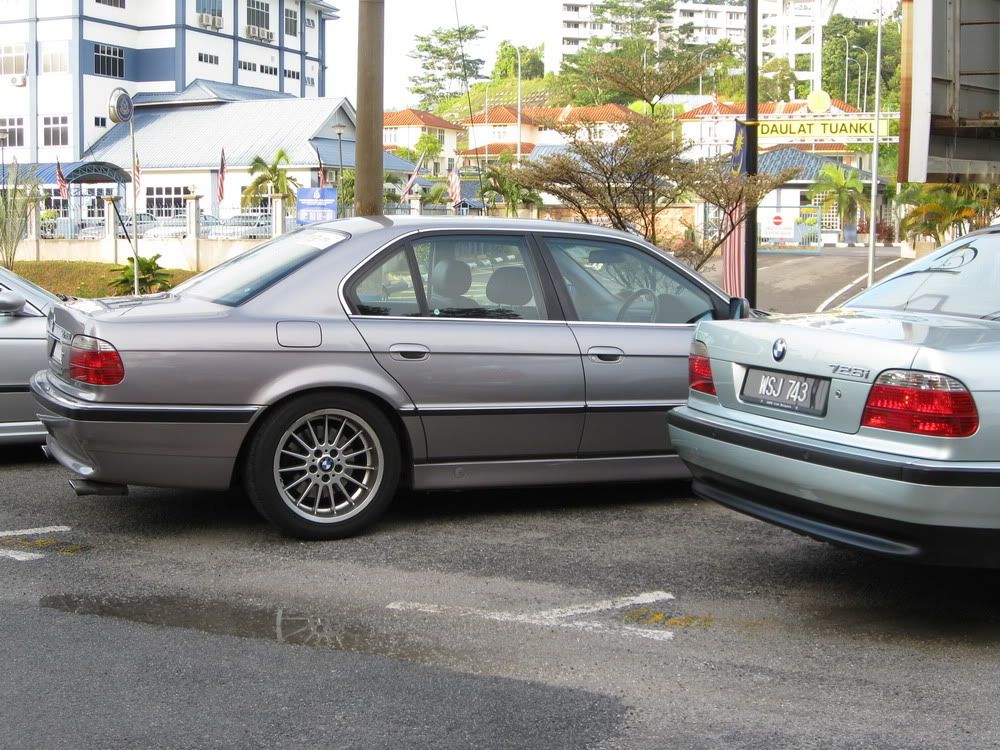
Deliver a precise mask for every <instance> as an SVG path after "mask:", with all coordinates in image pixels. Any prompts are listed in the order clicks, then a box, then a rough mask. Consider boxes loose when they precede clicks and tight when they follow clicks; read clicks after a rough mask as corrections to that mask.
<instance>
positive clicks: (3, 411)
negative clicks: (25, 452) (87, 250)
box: [0, 267, 59, 444]
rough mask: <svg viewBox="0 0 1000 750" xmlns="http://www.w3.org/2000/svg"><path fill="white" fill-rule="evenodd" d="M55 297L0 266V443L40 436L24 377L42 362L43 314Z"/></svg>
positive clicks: (42, 431)
mask: <svg viewBox="0 0 1000 750" xmlns="http://www.w3.org/2000/svg"><path fill="white" fill-rule="evenodd" d="M58 301H59V298H58V297H56V296H55V295H54V294H51V293H49V292H47V291H45V290H44V289H42V288H41V287H39V286H36V285H35V284H32V283H31V282H30V281H28V280H27V279H24V278H22V277H20V276H18V275H17V274H15V273H13V272H11V271H8V270H7V269H5V268H2V267H0V444H6V443H41V442H43V441H44V440H45V428H43V427H42V423H41V422H39V421H38V416H37V413H38V404H37V403H36V402H35V399H33V398H32V397H31V392H30V389H29V387H28V380H29V379H30V378H31V376H32V375H34V374H35V373H36V372H38V370H39V369H41V368H44V367H45V366H46V355H47V352H46V349H45V347H46V344H47V343H48V338H47V336H46V329H45V316H46V315H47V314H48V312H49V309H50V308H51V306H52V305H53V304H54V303H55V302H58Z"/></svg>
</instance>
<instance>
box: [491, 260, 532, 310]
mask: <svg viewBox="0 0 1000 750" xmlns="http://www.w3.org/2000/svg"><path fill="white" fill-rule="evenodd" d="M486 296H487V298H489V300H490V302H493V303H495V304H497V305H526V304H528V303H529V302H531V297H532V293H531V282H529V281H528V272H527V271H525V270H524V266H504V267H502V268H498V269H497V270H495V271H494V272H493V275H492V276H490V280H489V281H488V282H487V283H486Z"/></svg>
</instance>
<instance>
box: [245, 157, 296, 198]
mask: <svg viewBox="0 0 1000 750" xmlns="http://www.w3.org/2000/svg"><path fill="white" fill-rule="evenodd" d="M289 162H290V160H289V158H288V153H287V152H286V151H285V149H283V148H279V149H278V150H277V151H276V152H275V153H274V158H273V159H272V160H271V163H270V164H268V163H267V162H266V161H264V158H263V157H262V156H260V155H257V156H255V157H254V158H253V161H251V162H250V174H251V175H252V176H253V179H252V180H251V181H250V184H249V185H247V186H246V187H245V188H244V189H243V196H242V198H241V200H240V203H241V204H242V205H243V206H244V207H246V206H259V205H261V204H262V203H264V202H265V201H264V198H266V197H267V196H269V195H273V194H276V193H277V194H283V195H287V196H288V202H289V203H290V204H292V205H294V204H295V188H299V187H301V185H300V184H299V181H298V180H296V179H295V178H294V177H289V176H288V172H287V170H285V168H284V167H282V166H281V165H282V164H288V163H289Z"/></svg>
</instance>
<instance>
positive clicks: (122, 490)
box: [69, 479, 128, 497]
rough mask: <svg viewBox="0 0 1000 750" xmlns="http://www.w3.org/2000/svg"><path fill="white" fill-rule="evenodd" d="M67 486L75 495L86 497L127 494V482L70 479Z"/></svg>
mask: <svg viewBox="0 0 1000 750" xmlns="http://www.w3.org/2000/svg"><path fill="white" fill-rule="evenodd" d="M69 486H70V487H72V488H73V492H75V493H76V496H77V497H87V496H90V495H127V494H128V485H127V484H113V483H111V482H95V481H93V480H90V479H70V480H69Z"/></svg>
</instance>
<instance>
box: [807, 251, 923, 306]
mask: <svg viewBox="0 0 1000 750" xmlns="http://www.w3.org/2000/svg"><path fill="white" fill-rule="evenodd" d="M901 260H903V258H896V259H895V260H890V261H889V262H888V263H883V264H882V265H881V266H879V267H878V268H876V269H875V270H874V271H873V273H878V272H879V271H881V270H882V269H883V268H888V267H889V266H891V265H892V264H893V263H899V262H900V261H901ZM867 278H868V272H867V271H865V272H864V273H863V274H861V275H860V276H858V278H856V279H855V280H854V281H852V282H851V283H850V284H848V285H847V286H845V287H844V288H843V289H838V290H837V291H835V292H834V293H833V294H831V295H830V296H829V297H827V298H826V299H825V300H823V302H822V304H821V305H820V306H819V307H817V308H816V312H823V311H824V310H825V309H826V306H827V305H829V304H830V303H831V302H833V301H834V300H835V299H837V297H839V296H841V295H842V294H846V293H847V292H849V291H850V290H851V287H854V286H856V285H858V284H860V283H861V282H862V281H864V280H865V279H867Z"/></svg>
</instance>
